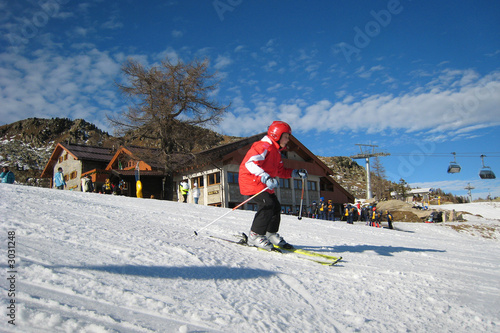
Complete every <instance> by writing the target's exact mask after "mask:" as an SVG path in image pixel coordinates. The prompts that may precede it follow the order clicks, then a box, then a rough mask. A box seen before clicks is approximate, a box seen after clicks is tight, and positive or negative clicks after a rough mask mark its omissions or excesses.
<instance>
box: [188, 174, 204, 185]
mask: <svg viewBox="0 0 500 333" xmlns="http://www.w3.org/2000/svg"><path fill="white" fill-rule="evenodd" d="M194 183H198V188H202V187H204V184H203V176H199V177H194V178H191V188H193V187H194Z"/></svg>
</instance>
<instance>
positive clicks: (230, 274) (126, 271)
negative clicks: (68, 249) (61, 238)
mask: <svg viewBox="0 0 500 333" xmlns="http://www.w3.org/2000/svg"><path fill="white" fill-rule="evenodd" d="M54 268H70V269H84V270H93V271H100V272H107V273H111V274H120V275H131V276H139V277H148V278H161V279H178V278H181V279H193V280H211V279H218V280H224V279H229V280H240V279H255V278H269V277H271V276H273V275H275V273H274V272H271V271H266V270H263V269H252V268H236V267H226V266H213V267H206V266H172V267H168V266H139V265H105V266H57V267H54Z"/></svg>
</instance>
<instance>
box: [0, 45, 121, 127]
mask: <svg viewBox="0 0 500 333" xmlns="http://www.w3.org/2000/svg"><path fill="white" fill-rule="evenodd" d="M0 74H1V76H0V105H2V108H1V109H0V118H1V119H2V123H11V122H14V121H17V120H20V119H25V118H29V117H49V118H50V117H70V118H73V119H76V118H85V119H86V120H88V121H91V122H94V123H102V120H103V119H105V113H109V112H113V111H116V110H119V109H120V107H121V106H122V99H121V98H120V96H119V93H118V91H117V88H116V87H115V86H114V79H115V78H116V77H117V76H119V74H120V64H119V63H117V62H116V61H115V60H114V59H113V57H111V56H110V55H109V54H108V53H106V52H101V51H98V50H96V49H93V50H91V51H89V52H87V53H86V54H84V55H79V56H73V57H63V56H60V55H57V54H54V53H52V52H50V51H38V52H37V53H36V54H35V57H34V58H27V57H24V56H20V55H13V54H8V53H2V54H1V55H0ZM104 125H106V124H104ZM103 129H104V130H108V129H107V128H103Z"/></svg>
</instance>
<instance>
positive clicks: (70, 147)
mask: <svg viewBox="0 0 500 333" xmlns="http://www.w3.org/2000/svg"><path fill="white" fill-rule="evenodd" d="M63 151H66V152H67V153H68V154H70V155H71V156H73V158H74V159H76V160H80V161H96V162H102V163H103V164H106V163H108V162H109V161H110V160H111V159H112V158H113V150H112V149H111V148H104V147H97V146H88V145H81V144H74V143H67V142H64V143H58V144H57V146H56V148H55V149H54V151H53V152H52V155H51V156H50V158H49V161H48V162H47V164H46V165H45V168H44V169H43V171H42V175H41V178H51V177H52V176H53V174H54V165H56V163H57V159H58V157H59V156H60V155H61V153H62V152H63Z"/></svg>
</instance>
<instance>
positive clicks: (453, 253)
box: [0, 184, 500, 333]
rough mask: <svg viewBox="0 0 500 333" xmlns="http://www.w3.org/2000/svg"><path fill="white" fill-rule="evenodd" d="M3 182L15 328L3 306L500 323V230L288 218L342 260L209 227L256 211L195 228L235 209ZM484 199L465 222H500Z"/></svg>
mask: <svg viewBox="0 0 500 333" xmlns="http://www.w3.org/2000/svg"><path fill="white" fill-rule="evenodd" d="M0 193H1V195H2V197H1V198H2V200H0V212H1V216H2V224H1V233H2V235H4V239H5V241H3V242H1V243H2V245H1V246H2V247H1V251H2V253H4V260H3V262H0V267H1V268H2V271H4V272H6V271H7V258H6V245H7V230H15V232H16V265H17V268H18V271H19V273H18V276H17V280H16V302H17V311H16V323H17V325H16V329H14V328H13V327H12V325H8V324H7V319H6V318H7V317H6V316H5V315H4V316H2V318H3V319H2V321H1V322H0V331H1V330H4V331H7V332H342V333H344V332H499V331H500V286H499V284H498V281H499V280H500V279H499V278H500V263H499V262H498V258H499V257H500V247H499V240H498V238H499V237H497V239H486V238H482V237H479V236H473V235H471V234H468V233H459V232H456V231H454V230H452V229H451V228H449V227H447V226H446V225H443V224H412V223H398V222H395V226H396V227H397V228H398V229H399V230H388V229H379V228H370V227H367V226H365V225H364V224H362V223H356V224H355V225H347V224H345V223H341V222H326V221H318V220H311V219H307V218H305V219H302V220H301V221H299V220H298V219H297V218H296V217H290V216H283V221H282V225H281V230H280V233H281V234H282V235H284V236H285V237H286V239H287V240H288V241H289V242H291V243H292V244H295V245H297V246H299V247H303V248H305V249H308V250H313V251H318V252H324V253H328V254H334V255H341V256H343V257H344V260H343V261H341V262H339V263H338V264H337V265H336V266H334V267H329V266H321V265H318V264H316V263H313V262H309V261H306V260H301V259H297V258H294V257H293V255H287V254H276V253H266V252H264V251H258V250H256V249H255V248H250V247H242V246H238V245H235V244H231V243H228V242H224V241H220V240H217V239H213V238H210V237H208V235H217V236H221V237H224V238H231V237H232V235H233V234H236V233H238V232H242V231H243V232H247V231H248V229H249V227H250V223H251V220H252V219H253V215H254V212H249V211H235V212H233V213H231V214H229V215H227V217H226V218H224V219H223V220H221V221H218V222H217V223H215V224H213V225H212V226H210V228H207V229H205V230H203V232H201V233H200V235H199V236H194V233H193V231H194V230H199V229H200V228H203V227H204V226H205V225H206V224H208V223H210V222H211V221H213V220H215V219H216V218H217V217H219V216H221V215H222V214H224V213H225V212H227V210H225V209H221V208H215V207H204V206H198V205H192V204H182V203H176V202H165V201H159V200H148V199H136V198H126V197H116V196H109V195H98V194H89V193H79V192H70V191H56V190H49V189H41V188H33V187H24V186H12V185H8V184H0ZM475 207H478V206H475ZM479 207H480V208H484V210H483V214H482V216H483V218H479V217H473V216H471V217H473V218H474V220H473V221H472V222H471V223H486V224H488V225H495V226H497V227H498V226H499V225H500V223H499V221H498V220H496V219H492V218H491V216H492V211H494V209H497V211H498V208H500V207H496V206H494V207H493V210H492V206H491V205H490V206H488V205H481V206H479ZM460 208H461V207H459V208H454V209H457V210H466V209H460ZM488 214H489V215H488ZM485 216H486V217H487V218H488V219H485V218H484V217H485ZM6 274H7V273H4V276H5V275H6ZM0 281H1V282H0V289H1V290H0V292H1V293H2V301H1V305H2V308H3V309H4V312H5V311H6V306H7V304H8V303H7V302H8V300H7V298H6V297H5V296H6V295H7V290H8V289H9V286H8V284H7V281H6V279H5V278H2V279H1V280H0Z"/></svg>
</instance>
